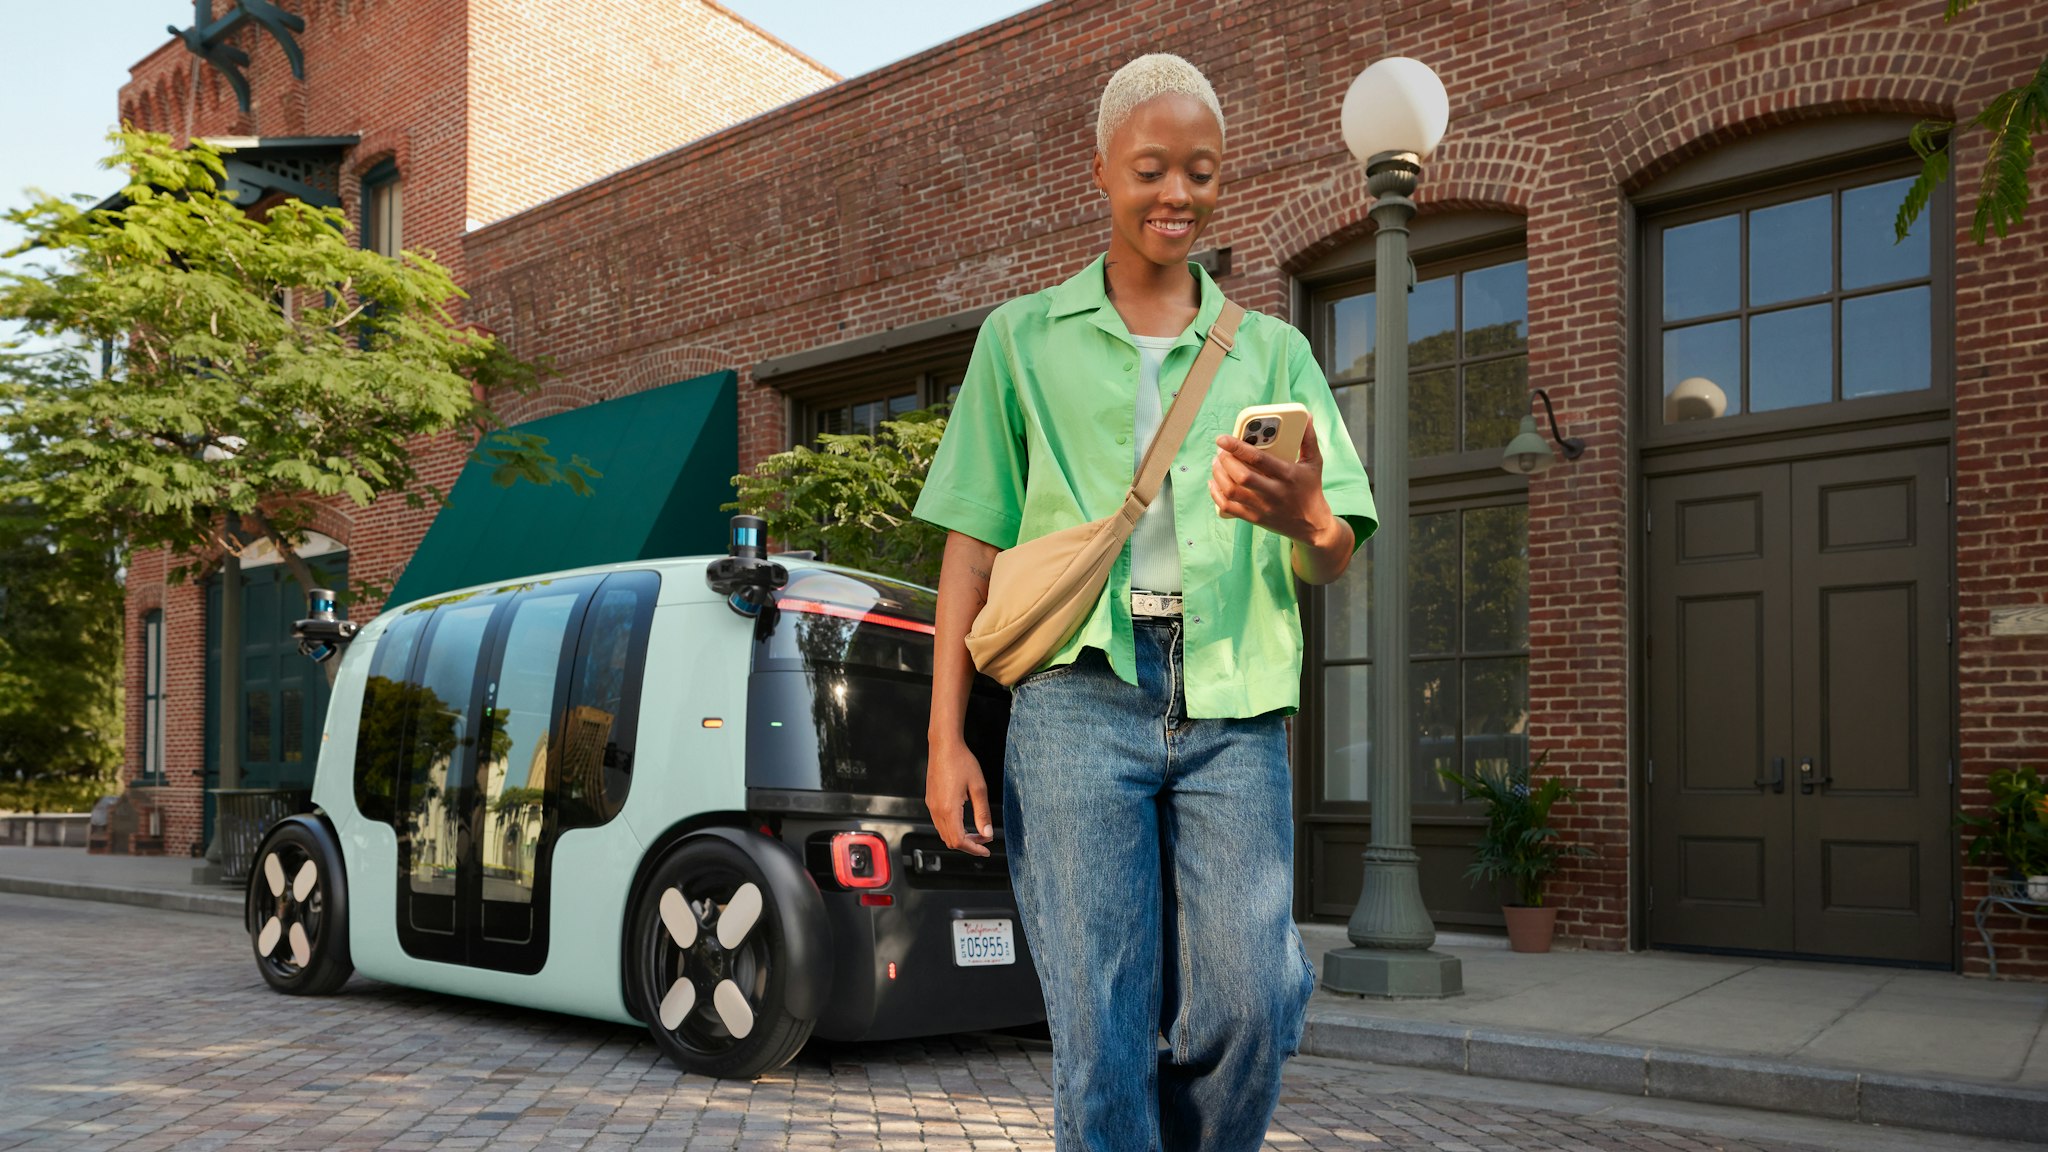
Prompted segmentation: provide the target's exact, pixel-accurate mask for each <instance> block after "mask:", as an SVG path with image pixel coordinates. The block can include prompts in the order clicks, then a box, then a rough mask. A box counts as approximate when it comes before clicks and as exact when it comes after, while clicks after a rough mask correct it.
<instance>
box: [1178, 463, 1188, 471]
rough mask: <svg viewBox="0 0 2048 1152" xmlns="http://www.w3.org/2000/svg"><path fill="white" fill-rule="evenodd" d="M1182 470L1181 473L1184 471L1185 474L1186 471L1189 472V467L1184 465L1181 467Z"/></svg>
mask: <svg viewBox="0 0 2048 1152" xmlns="http://www.w3.org/2000/svg"><path fill="white" fill-rule="evenodd" d="M1180 470H1181V471H1183V472H1185V471H1187V470H1188V466H1187V465H1185V464H1183V465H1181V466H1180Z"/></svg>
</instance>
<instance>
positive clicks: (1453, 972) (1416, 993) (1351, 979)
mask: <svg viewBox="0 0 2048 1152" xmlns="http://www.w3.org/2000/svg"><path fill="white" fill-rule="evenodd" d="M1323 987H1325V988H1328V989H1329V990H1330V991H1332V992H1342V993H1344V994H1346V995H1348V996H1370V997H1373V998H1375V999H1379V1000H1442V999H1444V998H1446V997H1450V996H1462V995H1464V993H1465V970H1464V966H1463V965H1462V964H1460V963H1459V961H1458V958H1457V957H1456V956H1452V955H1449V954H1448V953H1444V952H1417V951H1413V950H1410V949H1394V948H1332V949H1330V950H1329V951H1328V952H1325V953H1323Z"/></svg>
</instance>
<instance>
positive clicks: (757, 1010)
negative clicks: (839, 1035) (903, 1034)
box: [628, 837, 814, 1080]
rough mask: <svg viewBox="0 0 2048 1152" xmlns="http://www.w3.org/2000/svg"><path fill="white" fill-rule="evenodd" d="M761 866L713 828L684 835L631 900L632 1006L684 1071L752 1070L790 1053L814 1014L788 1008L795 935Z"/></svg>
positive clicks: (740, 1075)
mask: <svg viewBox="0 0 2048 1152" xmlns="http://www.w3.org/2000/svg"><path fill="white" fill-rule="evenodd" d="M776 899H777V897H776V893H775V891H774V890H773V888H772V887H770V885H769V883H768V879H767V877H766V876H765V875H764V874H763V873H762V871H761V869H760V866H759V865H757V864H755V863H754V861H753V860H752V859H751V858H749V857H748V856H747V854H746V853H745V852H744V851H742V850H740V849H739V848H738V847H736V846H735V845H733V844H730V843H728V842H726V841H724V840H720V839H716V838H713V837H702V838H698V839H693V840H685V841H684V842H683V843H682V844H680V845H678V846H677V847H676V848H675V849H674V850H673V851H671V852H670V853H669V854H668V855H667V856H666V857H664V858H663V859H662V861H661V862H660V863H659V864H657V865H655V867H654V870H653V871H652V872H651V873H649V874H648V877H647V881H646V884H645V885H644V886H643V887H642V888H641V890H640V892H639V895H638V898H637V899H636V900H635V901H634V908H633V923H632V927H631V933H632V935H631V940H632V945H631V946H632V948H633V950H634V951H633V961H634V962H633V964H632V966H631V969H630V975H629V977H628V979H629V981H630V984H631V987H630V989H629V994H630V995H631V997H632V1000H633V1008H634V1010H635V1011H636V1012H637V1013H638V1014H639V1016H640V1018H641V1019H642V1020H645V1021H647V1028H648V1031H649V1032H651V1033H652V1034H653V1036H654V1042H655V1044H656V1045H657V1046H659V1047H660V1048H661V1050H662V1053H663V1054H664V1055H666V1056H667V1057H668V1058H669V1059H670V1060H671V1061H673V1062H675V1064H676V1065H677V1066H678V1067H680V1068H682V1069H683V1070H684V1071H686V1072H696V1073H700V1074H702V1075H705V1076H719V1077H724V1078H726V1079H733V1080H749V1079H752V1078H754V1077H756V1076H759V1075H761V1074H762V1073H764V1072H772V1071H774V1070H775V1069H777V1068H780V1067H782V1066H783V1065H784V1064H787V1063H789V1061H790V1058H791V1057H793V1056H795V1055H796V1053H797V1050H798V1049H800V1048H802V1047H803V1046H804V1041H805V1040H808V1039H809V1038H810V1035H811V1026H812V1024H813V1023H814V1022H813V1021H810V1020H798V1019H796V1018H794V1017H793V1016H791V1015H790V1014H789V1012H788V1011H787V1010H786V1009H785V1008H784V1003H785V1000H786V998H787V994H788V984H789V980H790V964H789V955H790V945H789V941H787V940H785V939H784V938H783V927H782V917H781V916H780V915H779V910H778V908H777V907H776V903H775V902H776Z"/></svg>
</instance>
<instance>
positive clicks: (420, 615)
mask: <svg viewBox="0 0 2048 1152" xmlns="http://www.w3.org/2000/svg"><path fill="white" fill-rule="evenodd" d="M426 623H427V614H426V613H425V612H408V613H405V614H403V615H400V616H399V617H398V618H397V619H396V620H393V621H392V622H391V625H390V626H389V627H388V628H386V629H385V630H384V635H383V637H382V638H380V639H379V640H378V641H377V651H376V654H375V656H374V657H372V659H371V661H370V676H369V680H368V682H367V683H366V684H365V685H364V687H363V711H362V716H361V718H360V719H359V720H358V721H357V722H356V810H357V811H359V812H361V813H362V814H363V815H364V816H365V817H367V818H369V819H371V820H378V821H382V822H383V823H386V824H390V823H393V822H394V810H393V803H392V798H393V797H394V796H395V795H396V794H397V783H398V768H399V763H400V756H401V755H402V749H403V741H404V738H405V721H406V717H407V716H408V715H410V713H411V700H412V693H411V692H410V691H409V690H408V689H407V688H406V683H405V678H406V672H407V670H409V669H410V668H411V667H412V656H413V652H414V651H416V650H417V649H418V648H419V643H420V632H421V630H422V629H424V628H425V627H426Z"/></svg>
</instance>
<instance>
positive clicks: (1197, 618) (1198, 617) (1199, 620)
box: [1195, 616, 1202, 624]
mask: <svg viewBox="0 0 2048 1152" xmlns="http://www.w3.org/2000/svg"><path fill="white" fill-rule="evenodd" d="M1201 622H1202V618H1201V617H1200V616H1197V617H1195V623H1197V624H1200V623H1201Z"/></svg>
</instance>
